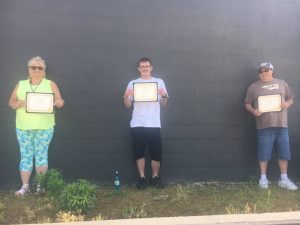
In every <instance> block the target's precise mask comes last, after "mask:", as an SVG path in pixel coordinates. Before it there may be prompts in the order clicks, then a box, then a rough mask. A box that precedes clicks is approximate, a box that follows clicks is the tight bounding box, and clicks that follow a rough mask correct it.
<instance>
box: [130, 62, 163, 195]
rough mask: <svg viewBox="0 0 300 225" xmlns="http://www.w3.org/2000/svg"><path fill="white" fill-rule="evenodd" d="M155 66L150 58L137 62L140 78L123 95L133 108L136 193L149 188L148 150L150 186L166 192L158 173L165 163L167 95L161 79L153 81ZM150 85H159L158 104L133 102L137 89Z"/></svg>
mask: <svg viewBox="0 0 300 225" xmlns="http://www.w3.org/2000/svg"><path fill="white" fill-rule="evenodd" d="M152 70H153V67H152V63H151V60H150V59H149V58H141V59H140V60H139V61H138V71H139V73H140V78H138V79H136V80H132V81H130V82H129V83H128V85H127V89H126V91H125V94H124V105H125V107H126V108H130V107H131V106H132V105H133V112H132V119H131V121H130V127H131V131H132V144H133V152H134V158H135V160H136V165H137V169H138V172H139V176H140V178H139V180H138V183H137V189H139V190H143V189H145V188H146V186H147V180H146V177H145V148H146V144H148V146H149V153H150V157H151V168H152V177H151V179H150V184H151V185H153V186H155V187H156V188H164V185H163V184H162V182H161V180H160V178H159V175H158V174H159V169H160V164H161V159H162V142H161V133H160V128H161V122H160V105H162V106H166V105H167V101H168V93H167V90H166V87H165V83H164V81H163V80H162V79H159V78H155V77H152V75H151V74H152ZM137 83H138V84H140V83H151V84H154V86H155V87H156V85H157V99H155V100H157V101H134V85H135V84H137Z"/></svg>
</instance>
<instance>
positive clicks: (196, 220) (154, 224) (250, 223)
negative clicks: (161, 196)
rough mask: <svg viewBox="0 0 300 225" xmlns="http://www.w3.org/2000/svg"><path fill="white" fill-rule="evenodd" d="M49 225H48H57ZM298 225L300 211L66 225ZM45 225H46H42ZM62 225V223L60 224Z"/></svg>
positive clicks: (105, 221)
mask: <svg viewBox="0 0 300 225" xmlns="http://www.w3.org/2000/svg"><path fill="white" fill-rule="evenodd" d="M58 224H60V223H51V224H48V225H58ZM72 224H74V225H79V224H82V225H276V224H277V225H280V224H284V225H296V224H297V225H300V211H296V212H281V213H262V214H236V215H213V216H187V217H160V218H147V219H123V220H100V221H87V222H76V223H75V222H72V223H68V225H72ZM44 225H46V224H44ZM60 225H62V223H61V224H60Z"/></svg>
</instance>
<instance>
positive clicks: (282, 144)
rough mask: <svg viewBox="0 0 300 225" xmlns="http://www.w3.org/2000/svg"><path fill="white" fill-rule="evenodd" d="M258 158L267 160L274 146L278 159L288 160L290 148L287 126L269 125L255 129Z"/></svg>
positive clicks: (269, 158)
mask: <svg viewBox="0 0 300 225" xmlns="http://www.w3.org/2000/svg"><path fill="white" fill-rule="evenodd" d="M257 142H258V160H259V161H269V160H271V158H272V150H273V148H275V150H276V152H277V156H278V159H281V160H290V159H291V150H290V141H289V133H288V128H282V127H270V128H266V129H259V130H257Z"/></svg>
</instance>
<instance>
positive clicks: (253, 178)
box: [247, 175, 258, 188]
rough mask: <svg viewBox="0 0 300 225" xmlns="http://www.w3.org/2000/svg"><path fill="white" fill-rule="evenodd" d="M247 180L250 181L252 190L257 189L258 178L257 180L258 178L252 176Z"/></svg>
mask: <svg viewBox="0 0 300 225" xmlns="http://www.w3.org/2000/svg"><path fill="white" fill-rule="evenodd" d="M247 180H248V183H249V186H250V187H251V188H253V187H256V186H257V184H258V178H257V176H253V175H250V176H249V178H248V179H247Z"/></svg>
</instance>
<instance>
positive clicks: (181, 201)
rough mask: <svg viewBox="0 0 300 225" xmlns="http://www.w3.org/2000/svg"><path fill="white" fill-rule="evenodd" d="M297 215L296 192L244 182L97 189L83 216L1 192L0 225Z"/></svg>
mask: <svg viewBox="0 0 300 225" xmlns="http://www.w3.org/2000/svg"><path fill="white" fill-rule="evenodd" d="M296 210H300V191H299V190H297V191H287V190H284V189H281V188H279V187H277V185H275V183H274V184H272V185H271V187H270V189H269V190H261V189H259V188H258V186H257V182H256V181H251V179H250V180H249V182H247V183H197V184H193V185H192V184H176V185H169V186H167V187H166V188H165V189H154V188H147V189H146V190H144V191H138V190H136V189H135V187H131V186H130V187H129V186H123V187H122V190H121V191H115V190H114V189H113V187H111V186H100V187H98V188H97V201H96V205H95V207H94V208H93V209H92V210H91V211H90V212H88V213H87V214H86V215H74V214H71V213H68V212H62V211H60V210H59V209H58V208H57V207H56V206H55V205H53V202H52V201H51V200H50V199H49V198H47V196H45V195H35V194H34V193H32V194H29V195H27V196H24V197H21V198H20V197H15V196H14V192H13V191H0V224H16V223H46V222H47V223H49V222H63V221H69V222H71V221H82V220H101V219H123V218H144V217H163V216H199V215H212V214H236V213H239V214H240V213H263V212H279V211H280V212H283V211H296Z"/></svg>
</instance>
